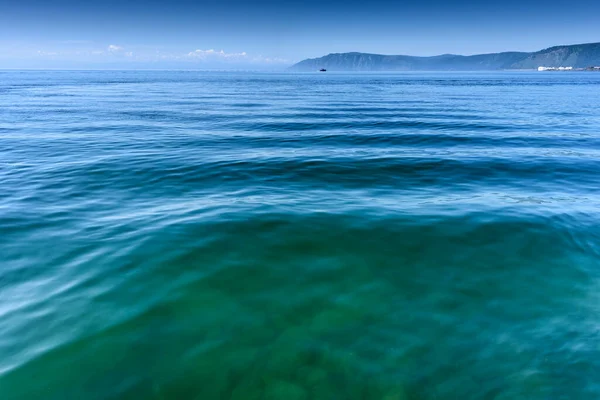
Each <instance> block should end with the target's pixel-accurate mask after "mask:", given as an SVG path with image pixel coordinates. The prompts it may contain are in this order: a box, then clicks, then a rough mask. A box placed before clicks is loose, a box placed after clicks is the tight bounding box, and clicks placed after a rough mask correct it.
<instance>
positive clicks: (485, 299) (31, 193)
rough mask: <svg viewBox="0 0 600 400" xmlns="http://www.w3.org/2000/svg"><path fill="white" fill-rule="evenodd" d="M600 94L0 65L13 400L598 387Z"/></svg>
mask: <svg viewBox="0 0 600 400" xmlns="http://www.w3.org/2000/svg"><path fill="white" fill-rule="evenodd" d="M599 89H600V75H598V74H593V73H581V74H578V73H565V74H540V73H481V74H478V73H473V74H448V73H446V74H437V73H436V74H394V75H383V74H364V75H349V74H298V75H294V74H242V73H198V72H174V71H171V72H16V71H14V72H0V105H1V107H0V163H1V164H0V233H1V234H2V239H1V240H0V266H1V269H0V398H1V399H2V400H4V399H11V400H12V399H232V400H233V399H236V400H237V399H290V400H295V399H385V400H404V399H595V398H598V396H600V280H599V278H600V269H599V268H600V262H599V261H600V250H599V249H600V247H599V244H600V230H599V229H598V226H599V225H598V223H599V222H600V208H599V207H598V204H599V202H598V200H599V195H598V188H599V187H600V178H599V176H600V162H599V161H598V160H599V156H600V136H599V135H600V111H599V110H598V108H597V107H596V104H595V102H593V101H591V99H592V97H593V96H594V94H595V93H597V92H598V90H599Z"/></svg>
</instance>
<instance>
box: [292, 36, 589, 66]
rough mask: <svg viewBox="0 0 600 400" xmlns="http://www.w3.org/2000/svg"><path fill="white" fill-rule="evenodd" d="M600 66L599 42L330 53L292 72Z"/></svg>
mask: <svg viewBox="0 0 600 400" xmlns="http://www.w3.org/2000/svg"><path fill="white" fill-rule="evenodd" d="M598 65H600V42H597V43H582V44H573V45H559V46H552V47H548V48H546V49H542V50H539V51H535V52H518V51H505V52H500V53H484V54H474V55H468V56H465V55H458V54H441V55H436V56H409V55H385V54H375V53H361V52H348V53H330V54H328V55H326V56H323V57H317V58H308V59H306V60H303V61H300V62H298V63H296V64H294V65H292V66H291V67H289V68H288V70H290V71H298V72H302V71H317V70H319V69H321V68H325V69H327V70H330V71H427V70H429V71H485V70H510V69H536V68H538V67H540V66H545V67H561V66H564V67H567V66H571V67H573V68H586V67H590V66H598Z"/></svg>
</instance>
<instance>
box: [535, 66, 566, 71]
mask: <svg viewBox="0 0 600 400" xmlns="http://www.w3.org/2000/svg"><path fill="white" fill-rule="evenodd" d="M572 70H573V67H538V71H572Z"/></svg>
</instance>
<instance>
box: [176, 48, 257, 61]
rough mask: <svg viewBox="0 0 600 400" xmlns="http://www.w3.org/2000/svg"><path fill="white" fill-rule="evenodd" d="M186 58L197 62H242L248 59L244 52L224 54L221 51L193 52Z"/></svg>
mask: <svg viewBox="0 0 600 400" xmlns="http://www.w3.org/2000/svg"><path fill="white" fill-rule="evenodd" d="M187 57H188V58H191V59H199V60H243V59H245V58H247V57H248V54H246V52H245V51H244V52H242V53H226V52H224V51H223V50H221V51H216V50H214V49H210V50H194V51H190V52H189V53H188V54H187Z"/></svg>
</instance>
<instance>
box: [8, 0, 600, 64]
mask: <svg viewBox="0 0 600 400" xmlns="http://www.w3.org/2000/svg"><path fill="white" fill-rule="evenodd" d="M599 16H600V3H599V2H598V1H597V0H577V1H572V0H569V1H566V0H518V1H517V0H504V1H485V0H484V1H473V0H462V1H460V0H446V1H443V0H422V1H411V2H405V1H404V2H403V1H392V0H363V1H355V0H329V1H327V0H294V1H284V0H279V1H276V0H255V1H243V0H196V1H191V0H169V1H167V0H144V1H142V0H137V1H136V0H120V1H116V0H105V1H102V0H0V68H157V69H160V68H190V69H203V68H207V69H213V68H216V69H273V70H277V69H282V68H285V67H286V66H288V65H290V64H292V63H294V62H298V61H301V60H303V59H305V58H314V57H320V56H323V55H326V54H329V53H341V52H349V51H359V52H368V53H378V54H407V55H417V56H429V55H438V54H447V53H452V54H464V55H469V54H479V53H491V52H500V51H536V50H541V49H543V48H547V47H550V46H553V45H559V44H577V43H589V42H600V29H599V26H600V17H599Z"/></svg>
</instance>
